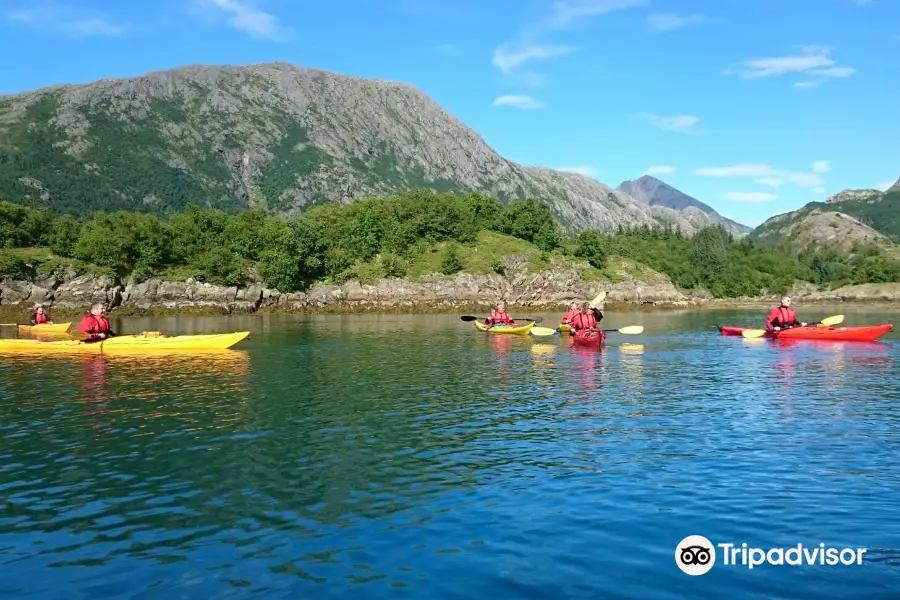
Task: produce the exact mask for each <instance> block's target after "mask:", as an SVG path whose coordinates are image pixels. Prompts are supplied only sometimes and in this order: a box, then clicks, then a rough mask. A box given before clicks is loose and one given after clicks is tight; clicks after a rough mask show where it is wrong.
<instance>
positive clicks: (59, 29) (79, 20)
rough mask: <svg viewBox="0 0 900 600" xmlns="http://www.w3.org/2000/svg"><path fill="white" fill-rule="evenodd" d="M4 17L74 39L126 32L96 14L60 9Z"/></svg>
mask: <svg viewBox="0 0 900 600" xmlns="http://www.w3.org/2000/svg"><path fill="white" fill-rule="evenodd" d="M5 17H6V20H7V21H10V22H12V23H16V24H19V25H25V26H29V27H32V28H35V29H38V30H42V31H51V32H54V33H58V34H61V35H65V36H68V37H74V38H86V37H118V36H121V35H124V34H125V32H126V29H125V27H124V26H123V25H119V24H117V23H113V22H111V21H109V20H107V19H103V18H101V17H100V16H99V15H97V14H96V13H87V12H83V11H79V10H75V9H65V8H60V7H50V6H45V7H40V8H29V9H24V10H16V11H12V12H9V13H7V14H6V15H5Z"/></svg>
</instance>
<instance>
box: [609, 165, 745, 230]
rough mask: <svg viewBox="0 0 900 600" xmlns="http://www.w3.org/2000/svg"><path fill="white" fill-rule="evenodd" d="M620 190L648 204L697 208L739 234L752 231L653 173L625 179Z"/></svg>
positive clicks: (678, 209) (683, 208)
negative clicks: (633, 178) (631, 179)
mask: <svg viewBox="0 0 900 600" xmlns="http://www.w3.org/2000/svg"><path fill="white" fill-rule="evenodd" d="M616 189H617V190H618V191H620V192H624V193H626V194H628V195H629V196H631V197H632V198H634V199H635V200H637V201H638V202H640V203H641V204H646V205H648V206H659V207H663V208H670V209H672V210H677V211H679V212H683V211H686V210H688V209H689V208H695V209H697V210H699V211H701V212H703V213H705V214H707V215H709V216H710V217H712V219H713V221H715V222H718V223H720V224H721V225H723V226H724V227H725V228H726V229H728V230H729V231H731V232H732V233H734V234H737V235H745V234H747V233H749V232H750V231H751V228H750V227H747V226H746V225H742V224H741V223H737V222H736V221H732V220H731V219H726V218H725V217H723V216H722V215H720V214H719V213H717V212H716V211H715V209H713V208H712V207H711V206H709V205H707V204H704V203H703V202H700V201H699V200H697V199H696V198H693V197H691V196H688V195H687V194H685V193H684V192H682V191H680V190H677V189H675V188H674V187H672V186H671V185H669V184H667V183H666V182H664V181H661V180H659V179H657V178H656V177H653V176H652V175H642V176H641V177H639V178H637V179H635V180H633V181H623V182H622V183H621V184H619V187H617V188H616Z"/></svg>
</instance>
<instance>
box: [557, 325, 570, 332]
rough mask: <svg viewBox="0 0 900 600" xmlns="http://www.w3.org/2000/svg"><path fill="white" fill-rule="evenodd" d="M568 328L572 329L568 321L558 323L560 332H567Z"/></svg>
mask: <svg viewBox="0 0 900 600" xmlns="http://www.w3.org/2000/svg"><path fill="white" fill-rule="evenodd" d="M570 329H572V326H571V325H569V324H568V323H560V324H559V331H560V333H568V332H569V330H570Z"/></svg>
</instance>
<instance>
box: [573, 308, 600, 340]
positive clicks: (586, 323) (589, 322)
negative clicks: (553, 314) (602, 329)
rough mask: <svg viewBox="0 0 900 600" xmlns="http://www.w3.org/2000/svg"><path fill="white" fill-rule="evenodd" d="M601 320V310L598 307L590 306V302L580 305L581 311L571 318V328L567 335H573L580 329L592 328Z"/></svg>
mask: <svg viewBox="0 0 900 600" xmlns="http://www.w3.org/2000/svg"><path fill="white" fill-rule="evenodd" d="M602 320H603V312H602V311H601V310H600V309H599V308H595V307H593V306H591V303H590V302H585V303H584V304H582V305H581V311H580V312H579V313H578V314H577V315H575V318H574V319H572V328H571V329H570V330H569V335H570V336H574V335H575V333H576V332H577V331H579V330H581V329H592V328H594V327H596V326H597V325H598V324H599V323H600V321H602Z"/></svg>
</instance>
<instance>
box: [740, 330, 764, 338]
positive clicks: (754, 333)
mask: <svg viewBox="0 0 900 600" xmlns="http://www.w3.org/2000/svg"><path fill="white" fill-rule="evenodd" d="M741 335H742V336H744V337H745V338H750V339H753V338H761V337H762V336H764V335H766V330H765V329H745V330H744V331H742V332H741Z"/></svg>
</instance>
